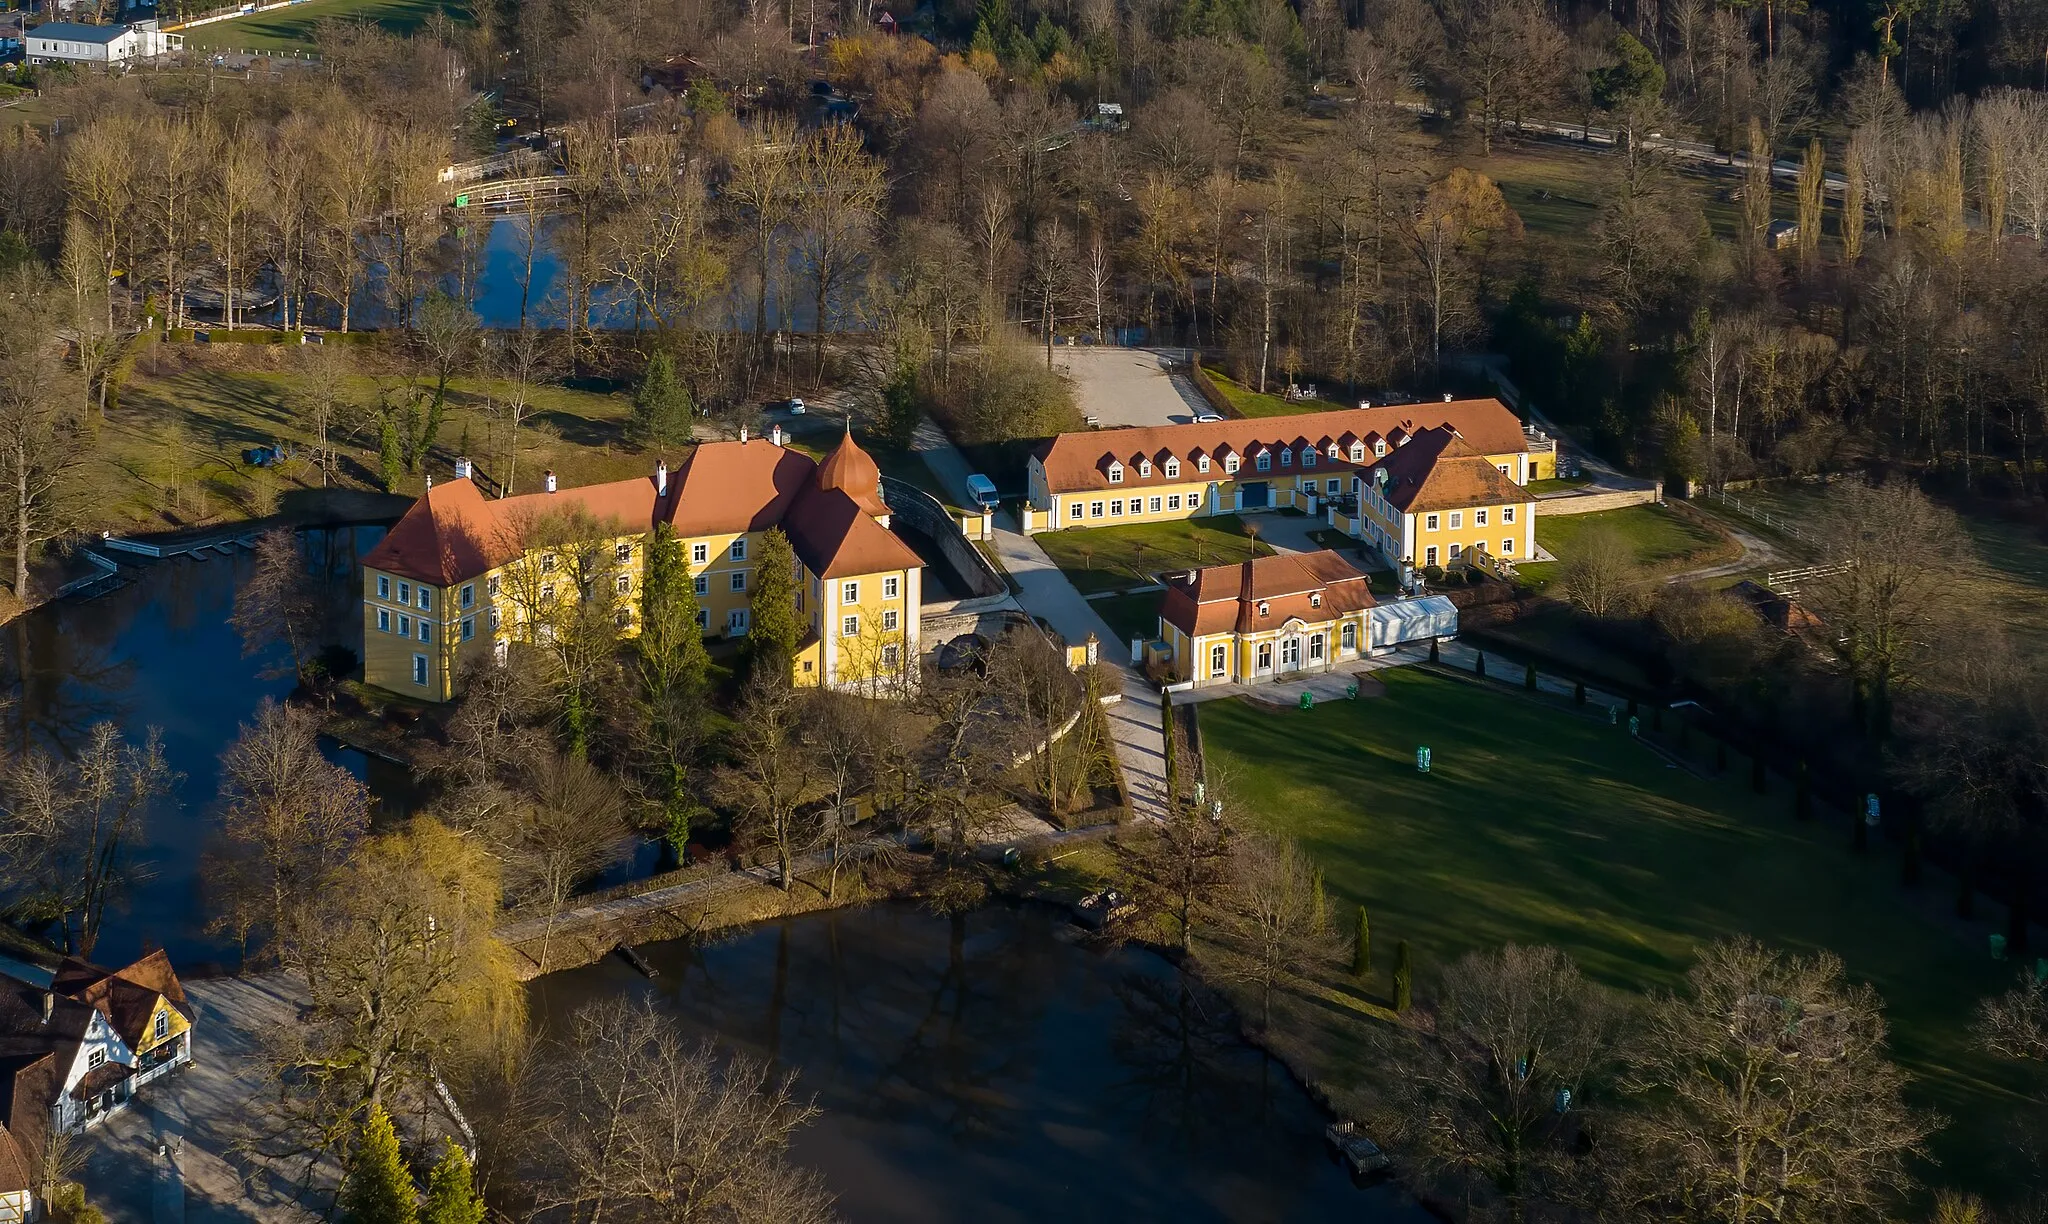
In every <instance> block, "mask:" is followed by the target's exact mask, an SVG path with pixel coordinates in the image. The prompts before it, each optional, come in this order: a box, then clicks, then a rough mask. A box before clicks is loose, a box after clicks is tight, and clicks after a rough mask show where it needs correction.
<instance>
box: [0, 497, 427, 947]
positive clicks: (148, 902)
mask: <svg viewBox="0 0 2048 1224" xmlns="http://www.w3.org/2000/svg"><path fill="white" fill-rule="evenodd" d="M383 533H384V529H383V528H382V527H340V528H331V529H323V530H313V531H308V532H305V533H303V534H302V536H301V537H300V538H301V540H302V541H303V543H304V547H305V555H306V563H307V566H308V568H309V569H310V570H311V571H312V572H313V573H314V574H316V575H317V576H318V577H319V580H320V590H321V592H322V594H323V596H324V599H323V606H322V613H321V616H322V621H323V634H324V636H327V637H330V638H332V639H333V640H337V641H343V642H348V643H351V644H352V645H355V646H359V645H360V638H361V631H360V629H359V628H354V627H352V625H351V623H350V619H349V618H350V617H351V616H357V615H359V613H358V611H357V609H358V608H359V606H360V600H361V593H362V588H361V585H360V581H361V580H360V579H359V578H357V577H356V559H357V558H358V557H359V556H360V555H361V554H363V553H365V552H367V551H369V549H370V547H371V546H372V545H374V544H375V543H376V542H377V540H378V539H379V538H381V537H382V535H383ZM250 565H251V560H250V554H248V553H238V554H237V555H235V556H232V557H226V556H220V555H218V554H212V555H210V556H209V558H208V559H207V560H204V561H198V560H191V559H174V560H168V561H154V562H143V563H142V564H141V565H140V566H139V567H138V568H137V569H136V570H135V571H134V576H135V577H136V579H137V581H136V582H135V584H134V585H132V586H128V587H124V588H122V589H121V590H118V591H115V592H113V593H112V594H109V595H106V596H103V597H101V598H98V599H94V600H90V601H85V602H73V601H61V602H58V603H54V604H48V605H45V606H43V607H41V608H38V609H36V610H35V611H33V612H30V613H29V614H27V615H26V616H21V617H17V618H16V619H15V620H14V621H13V622H12V623H11V624H8V625H6V626H4V627H0V681H4V684H5V691H6V692H7V693H8V695H9V696H11V697H13V698H14V699H15V704H14V705H13V706H12V707H11V708H9V709H7V710H6V711H5V714H4V717H5V718H6V720H7V721H8V723H9V726H8V734H7V737H6V738H7V740H8V741H9V742H10V743H13V744H19V743H21V742H23V740H24V739H25V740H26V741H27V742H30V743H33V744H37V745H40V746H41V747H43V748H44V749H46V750H49V751H52V752H58V753H68V752H72V751H75V750H76V749H77V748H78V747H79V746H80V745H82V744H83V743H85V742H86V739H87V737H88V736H89V734H90V732H91V728H92V727H93V725H94V724H95V723H99V722H103V721H108V720H111V721H112V722H113V723H114V724H115V725H117V726H119V727H120V728H121V730H122V732H123V733H124V735H126V737H127V738H128V739H129V741H130V742H132V743H140V742H141V741H142V740H143V738H144V737H145V736H146V735H147V734H148V732H149V728H151V727H158V728H161V729H162V731H163V742H164V756H165V757H166V759H167V760H168V761H169V762H170V765H171V768H173V769H174V770H176V771H177V772H178V773H179V775H181V776H180V778H179V779H178V785H177V787H176V789H175V790H174V791H173V792H172V794H171V795H170V796H169V797H168V798H167V799H165V800H163V801H161V802H159V803H158V804H156V805H155V808H154V810H152V811H151V812H149V813H148V815H147V817H146V819H145V820H144V821H143V824H142V827H141V829H140V830H139V833H138V835H137V836H135V837H133V838H130V839H129V841H128V842H127V843H126V844H125V845H124V846H123V848H122V856H121V857H122V861H123V862H124V863H126V864H127V866H128V868H129V871H130V876H131V878H130V881H129V884H128V886H127V887H126V888H125V889H124V890H122V891H121V892H119V893H118V894H117V896H116V899H115V901H114V904H113V905H112V906H110V907H109V911H108V914H107V917H106V921H105V924H104V926H103V928H102V935H101V939H100V944H99V947H98V948H96V949H95V950H94V959H96V960H100V961H103V962H106V963H110V964H122V963H126V961H127V960H128V959H131V958H133V957H134V956H136V955H138V954H140V953H141V952H142V951H143V950H145V949H146V948H149V947H158V946H160V947H164V948H167V949H168V950H169V951H170V953H171V957H172V960H173V962H174V963H176V964H177V965H178V966H179V967H180V968H181V969H182V968H186V967H188V966H193V965H196V964H197V963H198V962H200V961H205V960H219V961H224V962H226V963H228V964H229V965H232V964H233V963H234V960H235V949H234V948H233V947H232V946H231V945H229V944H226V943H223V942H222V941H220V940H218V939H215V938H214V937H212V936H209V935H208V934H206V931H205V925H206V911H205V902H204V897H203V893H202V881H201V879H200V876H201V871H200V861H201V856H202V855H203V854H204V852H205V850H206V846H207V839H208V837H209V835H210V834H211V832H212V830H213V828H214V819H213V816H214V803H215V798H216V795H217V793H218V790H219V786H220V775H219V759H220V753H221V751H222V749H224V748H226V747H227V745H228V744H229V743H231V742H233V740H234V738H235V735H236V732H237V729H238V728H239V727H240V725H241V724H242V723H244V722H246V721H247V720H248V719H249V718H250V716H251V715H253V714H254V713H255V712H256V709H257V707H259V706H260V705H261V704H262V703H263V701H264V699H265V698H273V699H278V698H282V697H284V696H285V694H287V693H289V692H290V691H291V689H292V684H293V682H292V680H291V679H290V678H289V677H288V676H279V675H275V674H273V673H275V672H276V671H277V670H278V668H279V665H280V664H282V663H284V661H285V658H286V656H285V655H284V653H283V652H282V651H281V650H277V649H271V650H266V651H263V652H259V653H258V654H255V655H253V656H252V655H245V654H244V653H243V650H242V639H241V637H240V635H238V634H237V633H236V632H235V629H234V626H232V625H231V624H229V623H228V618H229V617H230V616H232V615H233V614H234V598H235V589H236V586H237V584H238V583H239V582H241V581H242V580H243V579H244V578H246V577H247V576H248V574H249V570H250ZM329 755H330V756H331V757H333V759H335V760H336V761H338V762H340V763H341V764H343V765H345V766H346V767H348V768H349V769H351V770H353V771H354V772H355V773H356V774H357V776H359V777H364V778H365V779H366V780H367V781H368V782H369V783H370V786H371V789H372V791H373V792H376V793H379V794H380V795H381V796H383V797H384V801H385V806H386V807H390V806H393V805H398V806H403V805H404V804H405V803H406V802H407V801H408V798H407V797H408V795H409V787H410V779H409V777H407V775H406V773H405V771H404V770H402V769H400V768H398V767H395V766H391V765H389V764H387V763H385V762H382V761H377V760H372V759H368V758H365V757H364V756H363V754H361V753H359V752H355V751H353V750H349V749H341V748H339V747H331V748H330V753H329Z"/></svg>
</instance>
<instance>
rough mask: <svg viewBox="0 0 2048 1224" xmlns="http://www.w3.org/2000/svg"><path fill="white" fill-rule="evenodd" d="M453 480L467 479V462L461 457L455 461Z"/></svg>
mask: <svg viewBox="0 0 2048 1224" xmlns="http://www.w3.org/2000/svg"><path fill="white" fill-rule="evenodd" d="M455 479H457V480H468V479H469V460H468V458H467V457H461V458H457V459H456V460H455Z"/></svg>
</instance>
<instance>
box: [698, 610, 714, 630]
mask: <svg viewBox="0 0 2048 1224" xmlns="http://www.w3.org/2000/svg"><path fill="white" fill-rule="evenodd" d="M697 630H698V632H700V633H709V632H710V631H711V613H709V612H707V611H705V610H704V609H703V608H699V609H697Z"/></svg>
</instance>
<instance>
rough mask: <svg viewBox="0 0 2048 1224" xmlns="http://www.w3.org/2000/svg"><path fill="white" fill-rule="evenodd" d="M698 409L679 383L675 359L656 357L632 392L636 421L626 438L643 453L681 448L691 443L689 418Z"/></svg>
mask: <svg viewBox="0 0 2048 1224" xmlns="http://www.w3.org/2000/svg"><path fill="white" fill-rule="evenodd" d="M695 407H696V405H694V404H693V403H692V402H691V401H690V392H689V390H688V389H687V388H685V387H684V386H683V385H682V383H680V382H678V381H677V380H676V363H675V358H673V357H670V356H669V355H668V354H667V353H656V354H655V355H654V356H653V358H652V359H650V360H649V361H648V363H647V372H646V373H645V374H643V375H641V377H640V387H639V389H638V390H636V391H634V392H633V418H632V420H630V421H629V422H627V425H626V433H627V436H629V437H630V438H632V440H633V443H634V445H636V446H638V447H640V448H642V449H643V450H644V449H648V448H652V447H663V446H680V445H682V444H683V443H685V442H688V441H689V440H690V415H691V413H692V412H693V411H694V410H695Z"/></svg>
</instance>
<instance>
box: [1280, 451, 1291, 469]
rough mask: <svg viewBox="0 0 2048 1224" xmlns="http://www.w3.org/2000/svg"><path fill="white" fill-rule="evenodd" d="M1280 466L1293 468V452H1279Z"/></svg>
mask: <svg viewBox="0 0 2048 1224" xmlns="http://www.w3.org/2000/svg"><path fill="white" fill-rule="evenodd" d="M1280 466H1281V467H1293V466H1294V452H1293V451H1291V450H1283V451H1281V452H1280Z"/></svg>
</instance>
